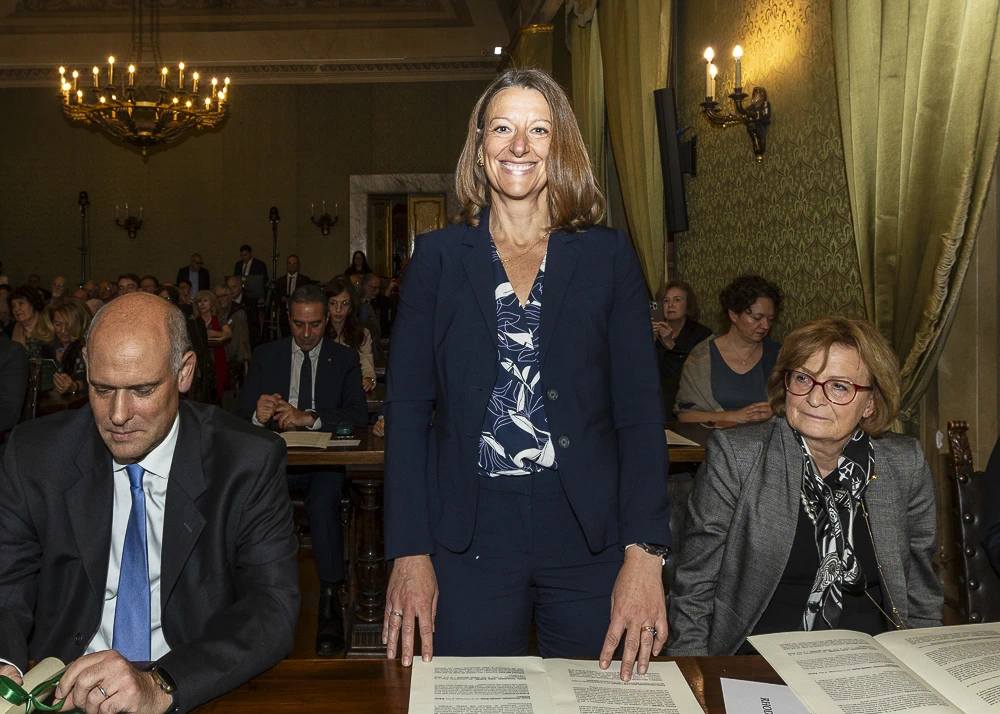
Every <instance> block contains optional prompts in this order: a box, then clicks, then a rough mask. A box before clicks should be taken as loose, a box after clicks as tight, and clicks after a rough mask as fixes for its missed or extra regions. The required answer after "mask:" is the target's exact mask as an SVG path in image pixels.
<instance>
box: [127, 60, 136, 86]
mask: <svg viewBox="0 0 1000 714" xmlns="http://www.w3.org/2000/svg"><path fill="white" fill-rule="evenodd" d="M128 86H130V87H134V86H135V65H134V64H130V65H129V66H128Z"/></svg>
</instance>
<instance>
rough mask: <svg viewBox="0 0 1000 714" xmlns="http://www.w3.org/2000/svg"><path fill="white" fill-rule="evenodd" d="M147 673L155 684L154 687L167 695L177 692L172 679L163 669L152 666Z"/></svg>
mask: <svg viewBox="0 0 1000 714" xmlns="http://www.w3.org/2000/svg"><path fill="white" fill-rule="evenodd" d="M149 673H150V675H152V677H153V681H154V682H156V686H158V687H159V688H160V689H162V690H163V691H164V692H166V693H167V694H173V693H174V692H176V691H177V684H176V683H175V682H174V678H173V677H171V676H170V674H169V673H168V672H167V670H165V669H163V667H160V666H159V665H154V666H153V667H152V668H151V669H150V670H149Z"/></svg>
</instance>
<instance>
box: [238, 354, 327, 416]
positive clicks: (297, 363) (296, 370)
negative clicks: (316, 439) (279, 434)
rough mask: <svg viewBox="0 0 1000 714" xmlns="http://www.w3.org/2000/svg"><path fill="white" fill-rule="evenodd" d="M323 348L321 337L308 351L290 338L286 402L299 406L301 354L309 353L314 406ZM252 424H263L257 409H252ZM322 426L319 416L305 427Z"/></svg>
mask: <svg viewBox="0 0 1000 714" xmlns="http://www.w3.org/2000/svg"><path fill="white" fill-rule="evenodd" d="M322 350H323V340H322V338H321V339H320V341H319V344H317V345H316V346H315V347H313V348H312V349H311V350H310V351H309V352H308V353H307V352H306V351H305V350H303V349H302V348H301V347H299V346H298V345H297V344H295V340H294V339H293V340H292V374H291V376H290V378H289V382H288V403H289V404H291V405H292V406H293V407H295V408H296V409H298V408H299V376H300V375H301V374H302V360H303V355H305V354H308V355H309V361H310V362H311V363H312V391H313V399H312V403H313V409H315V408H316V372H317V367H318V366H319V353H320V352H321V351H322ZM251 421H252V422H253V424H254V426H264V425H263V424H261V423H260V422H259V421H258V420H257V410H256V409H255V410H254V413H253V418H252V419H251ZM322 426H323V421H322V419H320V418H319V417H316V421H315V422H313V425H312V426H308V427H306V428H307V429H309V430H311V431H318V430H319V429H320V428H321V427H322Z"/></svg>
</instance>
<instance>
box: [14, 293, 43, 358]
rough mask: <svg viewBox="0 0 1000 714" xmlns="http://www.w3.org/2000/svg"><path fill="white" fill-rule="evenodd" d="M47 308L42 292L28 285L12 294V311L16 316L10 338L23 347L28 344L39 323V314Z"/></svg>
mask: <svg viewBox="0 0 1000 714" xmlns="http://www.w3.org/2000/svg"><path fill="white" fill-rule="evenodd" d="M44 308H45V301H44V300H43V299H42V294H41V293H40V292H39V291H38V290H35V289H34V288H33V287H30V286H28V285H22V286H21V287H19V288H18V289H17V290H15V291H14V292H13V294H12V295H11V296H10V313H11V315H12V316H13V318H14V323H13V325H14V326H13V328H11V331H10V333H9V334H10V339H12V340H14V342H18V343H20V344H21V346H22V347H27V346H28V338H29V337H31V335H32V334H33V333H34V331H35V327H36V326H37V325H38V316H39V315H40V314H41V312H42V310H43V309H44Z"/></svg>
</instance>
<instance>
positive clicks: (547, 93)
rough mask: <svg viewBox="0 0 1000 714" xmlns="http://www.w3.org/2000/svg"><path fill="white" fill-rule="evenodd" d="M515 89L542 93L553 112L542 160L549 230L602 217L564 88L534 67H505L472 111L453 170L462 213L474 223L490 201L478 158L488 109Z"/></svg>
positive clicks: (584, 225) (581, 226) (572, 228)
mask: <svg viewBox="0 0 1000 714" xmlns="http://www.w3.org/2000/svg"><path fill="white" fill-rule="evenodd" d="M513 88H518V89H534V90H535V91H537V92H539V93H541V95H542V96H543V97H545V101H546V102H547V103H548V105H549V111H550V112H551V114H552V134H551V136H552V141H551V144H550V147H549V155H548V157H547V158H546V160H545V164H546V167H547V172H548V186H547V188H548V202H549V215H550V216H551V219H552V223H551V225H550V226H549V230H550V231H567V232H570V233H572V232H576V231H583V230H586V229H588V228H590V227H591V226H592V225H594V224H595V223H597V222H598V221H600V220H601V218H603V217H604V195H603V194H602V193H601V189H600V188H598V186H597V181H595V180H594V171H593V169H592V168H591V166H590V157H589V156H588V155H587V147H586V146H584V144H583V137H581V136H580V128H579V127H578V126H577V124H576V117H575V116H574V114H573V108H572V107H571V106H570V103H569V99H568V98H567V97H566V92H564V91H563V89H562V87H560V86H559V84H558V83H557V82H556V81H555V80H554V79H552V77H550V76H549V75H548V74H546V73H545V72H543V71H542V70H540V69H534V68H515V69H509V70H507V71H506V72H504V73H503V74H501V75H500V76H498V77H497V78H496V79H494V80H493V81H492V82H491V83H490V86H488V87H487V88H486V91H484V92H483V93H482V95H481V96H480V97H479V101H477V102H476V106H475V108H474V109H473V110H472V116H470V117H469V133H468V134H467V135H466V137H465V146H464V147H463V148H462V155H461V156H460V157H459V159H458V166H457V168H456V169H455V190H456V192H457V193H458V200H459V201H461V202H462V214H461V218H462V219H464V220H465V222H466V223H467V224H469V225H470V226H478V225H479V213H480V211H481V210H482V209H483V208H484V207H485V206H487V205H488V204H489V203H490V185H489V182H488V181H487V179H486V169H485V168H484V167H482V166H480V165H479V164H478V162H477V159H478V157H479V152H480V150H481V148H482V146H483V134H484V129H485V126H486V112H487V111H488V110H489V107H490V104H491V103H492V102H493V99H494V98H495V97H496V96H497V95H498V94H499V93H500V92H502V91H504V90H505V89H513Z"/></svg>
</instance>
